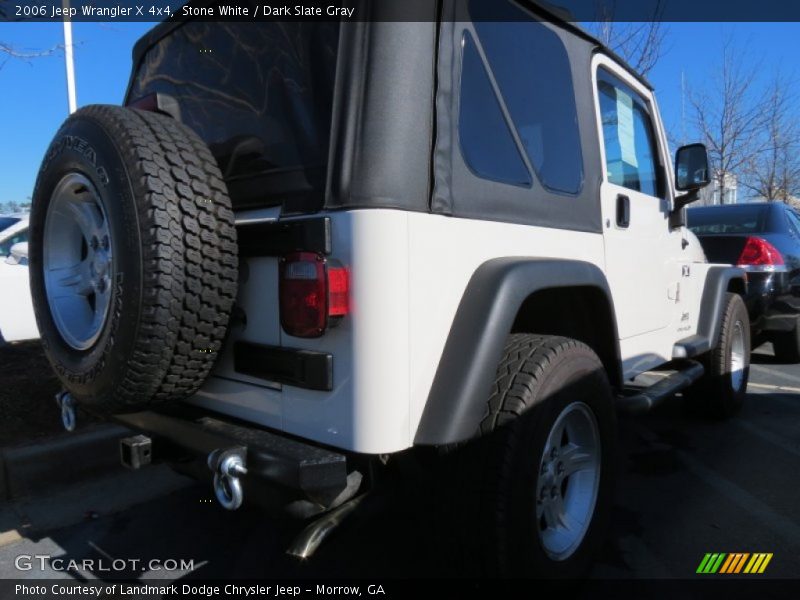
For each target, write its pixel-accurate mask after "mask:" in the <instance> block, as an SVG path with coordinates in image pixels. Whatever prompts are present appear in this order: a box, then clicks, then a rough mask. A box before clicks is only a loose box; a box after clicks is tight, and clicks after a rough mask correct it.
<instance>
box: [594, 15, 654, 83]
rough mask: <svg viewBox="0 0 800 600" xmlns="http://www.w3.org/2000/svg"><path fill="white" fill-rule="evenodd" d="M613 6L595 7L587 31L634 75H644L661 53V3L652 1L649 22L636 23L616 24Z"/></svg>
mask: <svg viewBox="0 0 800 600" xmlns="http://www.w3.org/2000/svg"><path fill="white" fill-rule="evenodd" d="M615 5H616V3H615V2H601V3H599V4H598V8H597V20H596V21H595V22H593V23H591V24H590V25H589V29H590V30H591V31H592V33H594V35H595V36H596V37H597V38H598V39H599V40H600V41H601V42H603V44H605V45H606V46H607V47H608V48H610V49H611V50H612V51H613V52H615V53H616V54H618V55H619V56H621V57H622V58H623V59H624V60H625V62H627V63H628V64H629V65H631V66H632V67H633V68H634V69H635V70H636V71H637V72H638V73H641V74H642V75H647V74H648V73H649V72H650V71H651V70H652V69H653V67H655V66H656V63H657V62H658V59H659V58H661V56H662V55H663V53H664V38H665V36H666V33H667V30H666V29H665V28H664V26H663V25H664V24H663V23H662V22H661V19H662V17H663V12H664V6H663V2H662V0H656V2H655V5H654V7H653V11H652V14H651V15H650V20H648V21H642V22H637V23H629V22H618V21H616V20H615V7H616V6H615Z"/></svg>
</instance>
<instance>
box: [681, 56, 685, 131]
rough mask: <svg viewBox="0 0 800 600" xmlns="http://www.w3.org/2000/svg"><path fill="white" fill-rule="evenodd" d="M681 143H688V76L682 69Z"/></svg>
mask: <svg viewBox="0 0 800 600" xmlns="http://www.w3.org/2000/svg"><path fill="white" fill-rule="evenodd" d="M681 136H682V138H683V139H682V140H681V144H686V78H685V77H684V73H683V71H681Z"/></svg>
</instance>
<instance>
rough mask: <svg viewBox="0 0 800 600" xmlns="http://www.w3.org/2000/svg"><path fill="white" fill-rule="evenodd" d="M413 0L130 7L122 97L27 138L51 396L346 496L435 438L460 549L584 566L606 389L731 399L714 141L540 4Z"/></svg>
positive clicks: (154, 452)
mask: <svg viewBox="0 0 800 600" xmlns="http://www.w3.org/2000/svg"><path fill="white" fill-rule="evenodd" d="M426 4H427V5H429V8H428V10H429V11H430V15H428V16H429V18H428V19H427V22H425V21H424V20H418V22H413V23H410V22H399V21H397V20H396V18H397V15H396V14H395V13H394V12H392V11H393V10H396V8H397V6H396V5H394V7H392V4H391V3H372V4H369V5H366V6H364V7H363V9H364V10H365V11H368V14H369V16H370V21H369V22H349V23H342V24H339V23H326V22H315V23H309V22H293V23H277V22H273V23H228V24H227V25H226V26H225V27H222V26H220V25H219V24H213V23H206V22H202V21H199V20H191V19H189V20H185V21H181V22H171V23H168V24H163V25H161V26H158V27H156V28H155V29H154V30H153V31H152V32H150V33H149V34H148V35H147V36H145V37H144V38H143V39H142V40H141V41H140V42H139V43H138V44H137V45H136V48H135V50H134V70H133V74H132V77H131V81H130V86H129V89H128V92H127V96H126V106H125V107H117V106H88V107H85V108H82V109H81V110H79V111H78V112H77V113H75V114H74V115H72V116H71V117H69V119H67V121H66V122H65V123H64V125H63V126H62V128H61V129H60V130H59V132H58V133H57V134H56V136H55V139H54V141H53V143H52V145H51V146H50V149H49V150H48V152H47V155H46V157H45V159H44V161H43V164H42V167H41V171H40V173H39V177H38V180H37V184H36V190H35V195H34V205H33V212H32V215H31V247H30V271H31V285H32V290H33V294H34V301H35V306H36V315H37V320H38V325H39V328H40V331H41V334H42V339H43V342H44V344H45V348H46V351H47V355H48V357H49V359H50V361H51V362H52V365H53V367H54V369H55V370H56V372H57V373H58V376H59V377H60V378H61V380H62V382H63V385H64V388H65V391H64V392H63V393H62V394H61V395H60V397H59V400H60V403H61V406H62V412H63V415H64V418H65V423H66V424H67V425H68V426H72V425H74V418H75V407H76V406H80V407H81V408H82V409H85V410H88V411H94V412H97V413H99V414H101V415H105V416H107V417H109V418H113V419H115V420H118V421H120V422H122V423H125V424H127V425H128V426H130V427H131V428H133V429H135V430H137V431H139V432H140V435H137V436H134V437H131V438H126V439H125V440H122V446H121V447H122V454H123V462H124V463H125V464H127V465H128V466H131V467H139V466H143V465H145V464H147V463H149V462H152V461H154V460H164V461H168V462H170V463H171V464H174V465H177V466H178V467H180V468H182V469H184V470H185V471H190V472H194V473H195V474H196V475H198V476H202V475H203V473H205V474H206V476H211V475H212V474H213V476H214V485H215V489H216V492H217V496H218V498H219V500H220V502H222V503H223V504H224V505H225V506H226V507H228V508H236V507H238V506H239V505H240V504H241V502H242V500H243V498H244V497H245V496H249V495H250V493H251V492H250V490H253V492H252V493H253V494H254V495H255V494H257V491H258V490H259V489H261V487H262V485H261V484H267V486H266V488H267V489H268V490H269V495H270V497H271V498H278V497H281V498H283V497H284V496H285V497H287V498H289V499H291V500H294V503H293V506H294V509H295V510H296V511H298V510H299V511H300V512H302V514H304V515H306V516H309V515H311V514H313V513H321V514H323V515H325V514H327V515H330V514H333V515H335V519H339V517H341V514H342V512H346V511H347V510H350V509H351V508H352V507H354V506H356V505H357V503H358V500H359V498H360V497H361V494H362V493H363V492H364V490H365V489H368V488H369V486H370V485H371V482H372V475H371V474H372V473H374V472H375V470H376V469H378V468H381V467H382V466H384V465H386V464H387V463H391V462H392V461H393V460H395V458H396V457H397V456H400V455H402V456H407V455H408V454H409V453H411V454H413V453H414V452H415V451H417V449H422V448H428V449H430V448H436V449H437V454H439V455H440V458H441V462H442V464H443V465H446V467H444V468H443V472H444V477H443V480H444V481H448V482H449V484H448V485H449V486H450V488H449V489H450V490H451V491H455V493H457V494H459V495H460V496H459V497H458V501H457V502H456V505H458V506H459V507H461V508H463V513H464V514H463V515H461V516H462V517H463V518H465V519H469V521H468V522H469V523H472V524H476V526H475V527H469V528H462V530H468V531H467V535H466V536H465V538H466V539H465V540H464V541H463V547H464V548H468V549H469V552H467V554H469V553H472V554H473V555H476V556H477V555H480V556H481V557H482V560H481V564H482V565H483V566H484V567H486V568H487V569H488V570H489V572H493V573H501V574H531V575H551V576H572V575H576V574H580V573H582V572H584V571H585V569H586V568H587V566H588V565H589V564H590V560H591V556H592V553H593V552H594V550H596V549H597V547H598V544H599V543H600V542H601V541H602V530H603V527H604V523H605V521H606V520H607V517H608V514H609V510H610V506H611V494H612V487H613V486H612V483H613V481H612V480H613V472H614V457H615V437H616V430H615V411H616V410H618V409H622V410H627V411H634V412H635V411H639V410H646V409H647V408H649V407H650V406H652V405H653V404H655V403H656V402H658V401H659V400H661V399H663V398H667V397H670V396H672V395H673V394H674V393H675V392H678V391H683V392H684V396H685V398H686V401H687V402H689V403H691V405H692V406H696V407H699V408H700V409H702V410H703V411H705V412H706V413H709V414H711V415H713V416H718V417H722V416H729V415H732V414H734V413H735V412H736V411H737V410H738V409H739V408H740V406H741V403H742V400H743V398H744V394H745V389H746V385H747V378H748V365H749V350H750V340H749V330H750V329H749V326H748V318H747V312H746V310H745V307H744V305H743V303H742V301H741V299H740V297H739V296H738V295H737V292H738V293H741V292H742V291H743V290H744V286H745V281H744V278H743V274H742V272H741V271H739V270H738V269H735V268H732V267H727V266H717V265H710V264H707V262H706V260H705V257H704V255H703V252H702V250H701V248H700V245H699V243H698V241H697V239H696V238H695V237H694V235H692V233H691V232H689V231H688V230H687V229H686V227H685V225H684V217H683V213H684V211H683V207H684V206H685V205H686V204H687V203H688V202H690V201H692V200H693V199H695V198H696V195H697V193H696V192H697V190H698V189H699V187H701V186H702V185H704V184H706V183H707V179H708V173H707V171H708V166H707V158H706V154H705V149H704V147H703V146H701V145H691V146H686V147H683V148H681V149H679V150H678V152H677V156H676V172H677V177H675V176H674V175H673V170H672V168H671V165H670V159H669V156H668V151H667V136H666V133H665V131H664V127H663V125H662V123H661V120H660V118H659V115H658V108H657V105H656V101H655V98H654V95H653V90H652V88H651V87H650V86H649V85H648V83H647V82H646V81H645V80H644V79H643V78H642V77H639V76H637V74H636V73H634V72H632V71H631V70H630V68H628V67H627V66H626V65H624V64H623V63H622V62H621V61H620V60H618V59H617V58H616V57H615V56H614V55H613V54H612V53H611V52H609V51H608V50H607V49H606V48H604V47H603V46H602V45H601V44H600V43H599V42H598V41H597V40H595V39H593V38H592V37H590V36H589V35H587V34H586V33H584V32H583V31H581V30H580V29H578V28H576V27H575V26H573V25H571V24H569V23H567V22H564V21H560V20H559V19H558V18H557V17H556V15H554V14H551V13H550V12H548V11H547V9H546V8H543V7H542V6H539V5H537V4H535V3H532V2H524V1H520V2H499V1H492V0H470V1H469V2H465V1H459V0H442V2H440V3H426ZM417 8H419V7H417ZM384 11H385V14H384ZM361 14H362V15H363V14H364V13H361ZM198 47H203V48H205V49H210V51H208V52H199V51H198ZM675 190H677V191H679V192H681V193H682V195H677V194H676V193H675ZM652 370H660V371H663V372H664V376H663V377H661V378H660V379H659V380H658V383H656V384H655V385H653V386H651V387H647V388H643V387H639V388H634V389H632V388H631V387H630V385H629V384H630V382H631V381H632V380H633V379H634V378H636V377H637V376H638V375H640V374H642V373H644V372H647V371H652ZM209 467H210V469H209ZM298 507H299V508H298ZM331 511H333V513H331ZM326 518H327V520H326ZM335 519H333V518H329V517H325V516H323V517H322V520H321V521H317V524H312V526H311V528H310V529H309V531H310V532H311V533H310V534H309V536H308V537H307V538H306V539H305V542H304V543H301V544H300V546H301V549H300V550H299V551H298V553H300V554H308V553H309V552H311V551H312V550H313V548H314V546H315V545H316V544H317V543H318V542H319V540H320V539H321V538H322V537H324V533H325V532H326V531H328V528H329V526H330V525H331V523H332V522H333V521H334V520H335ZM320 524H321V525H320Z"/></svg>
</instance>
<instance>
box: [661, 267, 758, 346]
mask: <svg viewBox="0 0 800 600" xmlns="http://www.w3.org/2000/svg"><path fill="white" fill-rule="evenodd" d="M735 280H740V281H741V282H742V286H743V288H744V289H745V290H746V289H747V279H746V276H745V272H744V270H742V269H740V268H738V267H728V266H713V267H711V268H710V269H709V270H708V272H707V273H706V281H705V285H704V286H703V295H702V297H701V299H700V315H699V317H698V322H697V334H696V335H693V336H690V337H688V338H685V339H683V340H680V341H678V342H677V343H676V344H675V347H674V349H673V351H672V357H673V358H692V357H695V356H700V355H701V354H705V353H706V352H708V351H709V350H711V349H712V348H714V347H715V346H716V345H717V342H718V341H719V333H720V326H721V323H722V313H723V312H724V311H725V299H726V294H727V293H728V291H729V289H730V287H731V282H732V281H735Z"/></svg>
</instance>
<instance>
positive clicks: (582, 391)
mask: <svg viewBox="0 0 800 600" xmlns="http://www.w3.org/2000/svg"><path fill="white" fill-rule="evenodd" d="M615 447H616V419H615V415H614V406H613V400H612V394H611V388H610V385H609V383H608V380H607V377H606V374H605V371H604V369H603V365H602V363H601V362H600V360H599V359H598V358H597V356H596V355H595V354H594V352H593V351H592V350H591V349H590V348H588V347H587V346H585V345H584V344H581V343H580V342H577V341H575V340H570V339H567V338H561V337H553V336H535V335H524V334H515V335H512V336H511V337H510V338H509V341H508V343H507V345H506V349H505V356H504V357H503V360H502V362H501V363H500V366H499V368H498V371H497V380H496V382H495V387H494V391H493V393H492V395H491V397H490V399H489V402H488V405H487V413H486V416H485V418H484V420H483V422H482V424H481V427H480V433H479V437H477V439H475V440H473V441H471V442H469V443H467V444H465V445H463V446H462V447H460V448H458V449H457V450H456V451H455V452H454V453H453V458H454V459H455V460H456V463H457V467H456V469H455V471H453V472H451V474H452V475H455V477H456V478H457V481H455V482H454V484H453V485H454V486H455V487H456V489H458V490H459V497H460V498H459V500H460V504H461V505H462V506H463V507H464V513H463V514H462V515H461V518H460V522H461V526H460V528H459V529H460V531H461V533H462V534H466V535H465V536H464V538H463V539H462V547H463V548H465V549H466V550H467V554H468V556H469V557H475V556H478V557H480V562H481V566H482V567H483V568H484V569H485V571H486V572H487V573H488V574H493V575H512V576H513V575H517V576H519V575H522V576H536V577H558V578H561V577H565V578H570V577H578V576H580V575H582V574H584V573H585V572H586V571H587V570H588V568H589V566H590V565H591V562H592V558H593V555H594V553H595V552H596V551H597V550H598V547H599V545H600V544H601V543H602V540H603V537H604V532H605V528H606V524H607V521H608V516H609V512H610V508H611V497H612V488H613V474H614V462H615V459H616V457H615ZM468 562H469V559H468Z"/></svg>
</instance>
